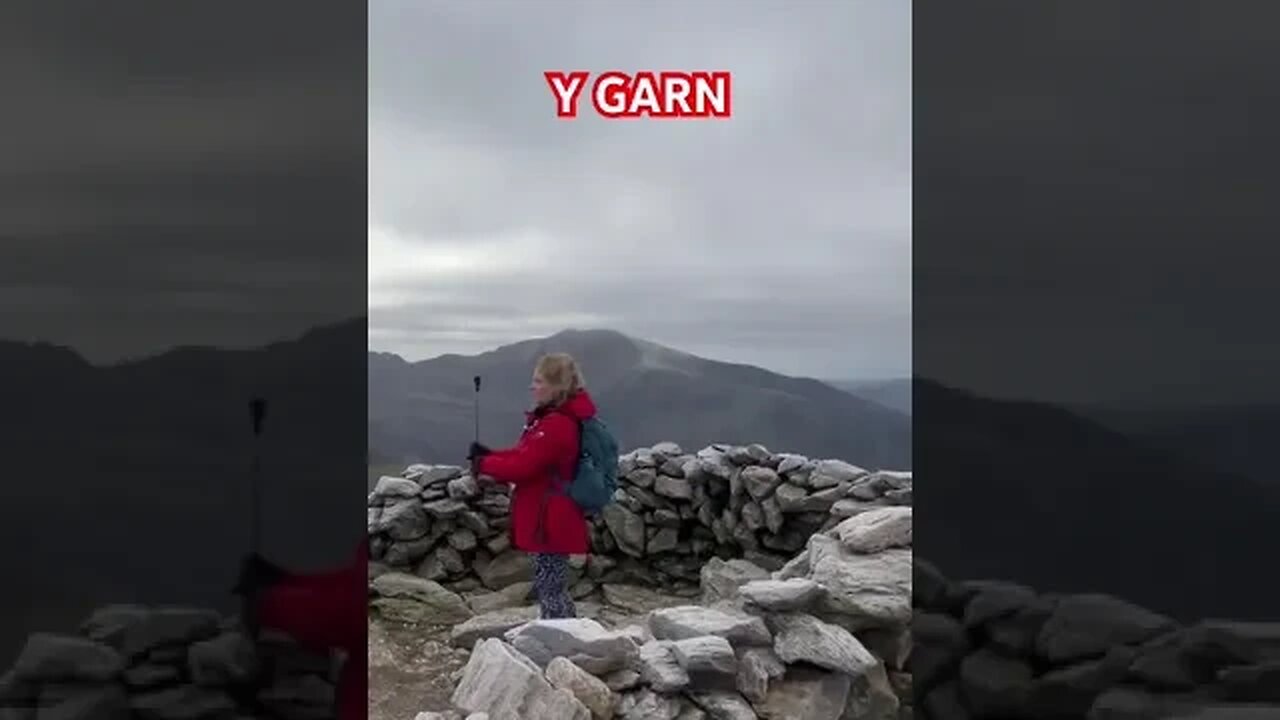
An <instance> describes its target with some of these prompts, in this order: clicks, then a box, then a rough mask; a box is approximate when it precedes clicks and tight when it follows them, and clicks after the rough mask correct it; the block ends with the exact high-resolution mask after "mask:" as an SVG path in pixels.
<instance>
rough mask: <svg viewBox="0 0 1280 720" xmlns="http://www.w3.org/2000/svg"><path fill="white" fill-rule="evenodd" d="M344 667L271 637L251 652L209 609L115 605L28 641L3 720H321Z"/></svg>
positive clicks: (3, 703) (6, 679) (2, 681)
mask: <svg viewBox="0 0 1280 720" xmlns="http://www.w3.org/2000/svg"><path fill="white" fill-rule="evenodd" d="M340 662H341V659H340V658H332V657H328V656H317V655H313V654H310V653H308V652H306V651H304V650H302V649H300V648H298V647H297V646H296V645H294V644H292V643H291V642H290V641H289V640H288V638H285V637H281V636H278V635H272V634H270V633H266V634H264V636H263V638H262V640H261V642H259V643H258V644H257V645H256V646H255V645H254V644H252V643H249V642H247V640H246V636H245V635H244V634H243V633H242V632H241V631H240V629H239V626H238V624H237V622H236V621H235V620H234V619H227V618H223V617H221V616H219V615H218V614H217V613H216V612H213V611H210V610H200V609H186V608H145V607H139V606H133V605H116V606H110V607H104V608H102V609H100V610H98V611H96V612H94V613H93V614H92V615H91V616H90V617H89V618H88V619H87V620H86V621H85V622H84V623H83V625H82V626H81V627H80V629H79V632H78V633H76V634H73V635H54V634H49V633H36V634H34V635H32V636H31V637H30V638H29V639H28V641H27V644H26V646H25V647H24V648H23V650H22V652H21V653H20V655H19V657H18V660H17V662H16V663H15V664H14V667H13V668H12V669H11V670H9V671H8V672H7V673H6V674H5V675H3V676H2V677H0V718H2V719H3V720H50V719H54V718H56V719H57V720H135V719H136V720H187V719H197V718H200V719H203V718H218V719H222V718H227V719H228V720H229V719H232V718H250V717H253V718H276V719H278V720H322V719H323V718H331V717H333V714H334V691H335V679H336V675H335V673H336V671H337V670H338V669H339V664H340ZM264 676H265V677H264Z"/></svg>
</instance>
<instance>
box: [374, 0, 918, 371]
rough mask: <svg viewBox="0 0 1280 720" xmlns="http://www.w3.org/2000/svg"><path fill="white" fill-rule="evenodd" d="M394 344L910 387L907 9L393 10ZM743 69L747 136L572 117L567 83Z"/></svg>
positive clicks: (387, 225) (388, 15)
mask: <svg viewBox="0 0 1280 720" xmlns="http://www.w3.org/2000/svg"><path fill="white" fill-rule="evenodd" d="M369 14H370V16H369V305H370V319H369V345H370V348H371V349H376V350H388V351H392V352H396V353H399V354H401V355H404V356H405V357H408V358H411V359H420V358H424V357H431V356H435V355H439V354H442V353H447V352H459V353H475V352H481V351H484V350H487V349H491V348H493V347H495V346H497V345H500V344H503V343H508V342H514V341H518V340H522V339H526V338H530V337H535V336H541V335H548V334H552V333H555V332H557V331H559V330H562V329H566V328H601V327H603V328H612V329H617V330H621V331H623V332H626V333H629V334H632V335H635V336H639V337H643V338H646V339H650V340H654V341H657V342H660V343H663V344H667V345H670V346H673V347H676V348H679V349H682V350H686V351H689V352H694V353H697V354H702V355H706V356H710V357H715V358H717V359H725V360H730V361H736V362H746V363H752V364H758V365H762V366H765V367H768V368H770V369H773V370H777V371H781V372H785V373H791V374H803V375H811V376H822V377H839V378H853V377H886V376H900V375H905V374H908V373H909V372H910V368H911V365H910V362H911V361H910V357H911V22H910V17H911V10H910V4H909V3H904V2H901V1H900V0H859V1H857V2H838V3H837V2H809V3H799V4H797V3H786V2H780V1H777V0H775V1H773V2H759V1H746V0H707V1H704V2H699V3H687V2H666V1H663V2H651V3H630V4H628V3H600V2H568V1H562V0H554V1H553V0H545V1H544V2H539V3H525V2H516V1H514V0H502V1H499V0H492V1H489V2H472V3H460V2H449V3H446V2H420V1H418V0H373V1H372V2H370V6H369ZM560 69H563V70H587V71H590V72H591V73H592V74H593V76H594V75H595V74H596V73H600V72H604V71H607V70H622V71H628V72H630V71H635V70H664V69H671V70H694V69H708V70H712V69H725V70H729V71H731V72H732V73H733V90H734V92H733V111H734V114H733V117H732V118H731V119H729V120H721V121H695V122H689V121H685V122H679V121H677V122H673V121H661V122H655V121H623V122H616V121H615V122H609V121H604V120H601V119H599V118H597V117H593V116H592V112H591V107H590V104H589V102H587V101H586V100H585V99H584V102H583V103H582V105H581V108H580V110H581V112H580V115H581V117H580V118H579V119H578V120H576V121H572V122H567V121H562V120H559V119H557V118H556V116H555V103H554V100H553V97H552V95H551V92H550V90H549V89H548V87H547V85H546V83H545V81H544V80H543V77H542V73H543V71H545V70H560Z"/></svg>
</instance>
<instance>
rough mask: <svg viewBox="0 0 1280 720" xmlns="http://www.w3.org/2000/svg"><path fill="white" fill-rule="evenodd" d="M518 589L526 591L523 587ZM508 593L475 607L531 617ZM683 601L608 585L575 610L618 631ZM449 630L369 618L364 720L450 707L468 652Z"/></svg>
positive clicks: (406, 717) (394, 719) (400, 718)
mask: <svg viewBox="0 0 1280 720" xmlns="http://www.w3.org/2000/svg"><path fill="white" fill-rule="evenodd" d="M519 590H523V591H525V592H527V586H522V587H521V588H519ZM494 595H496V593H495V594H494ZM511 595H512V594H510V593H509V594H508V599H506V600H502V599H499V598H495V597H488V598H485V597H483V596H481V600H480V601H479V602H476V603H475V607H476V608H479V609H480V610H481V611H483V612H489V613H494V612H499V613H500V612H504V611H510V612H512V613H513V614H514V615H515V616H516V617H520V616H521V614H522V613H523V615H524V616H529V617H532V616H533V615H534V613H535V612H536V610H535V609H534V607H533V606H532V605H529V604H527V600H526V601H525V602H524V603H522V602H520V601H518V600H516V599H513V598H511ZM526 598H527V596H526ZM485 600H488V602H487V604H486V602H485ZM611 601H612V602H611ZM688 602H689V598H688V597H681V596H678V595H671V594H663V593H660V592H656V591H653V590H650V589H648V588H639V587H634V586H626V585H618V586H607V587H606V588H604V591H603V592H602V593H601V595H600V597H599V599H598V601H587V602H583V603H581V604H580V606H579V612H580V614H581V615H583V616H585V617H591V618H595V619H597V620H600V621H601V623H602V624H604V625H605V626H606V627H611V628H617V627H625V626H626V625H628V624H631V623H633V622H634V621H635V619H636V617H637V615H642V614H643V613H646V612H648V611H650V610H653V609H657V608H664V607H675V606H678V605H683V604H686V603H688ZM453 627H454V626H453V625H439V624H434V625H433V624H427V623H404V622H395V621H387V620H383V619H381V618H379V617H377V616H376V615H375V616H373V617H370V619H369V720H412V719H413V718H416V717H417V715H418V714H420V713H424V712H428V711H433V712H439V713H442V714H443V713H445V712H448V711H449V710H450V709H451V708H452V707H453V702H452V696H453V693H454V690H455V689H456V688H457V685H458V680H459V679H460V676H459V674H458V673H459V672H460V671H461V670H462V668H463V667H464V666H465V665H466V663H467V659H468V658H469V657H470V654H471V653H470V649H469V648H459V647H455V646H454V645H453V644H452V640H451V631H452V630H453Z"/></svg>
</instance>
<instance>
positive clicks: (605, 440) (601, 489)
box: [565, 417, 618, 515]
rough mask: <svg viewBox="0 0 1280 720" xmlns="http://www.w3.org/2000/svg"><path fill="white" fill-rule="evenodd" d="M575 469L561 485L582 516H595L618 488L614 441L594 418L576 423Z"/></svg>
mask: <svg viewBox="0 0 1280 720" xmlns="http://www.w3.org/2000/svg"><path fill="white" fill-rule="evenodd" d="M578 445H579V447H580V448H581V449H580V451H579V453H578V468H577V470H576V471H575V473H574V476H573V481H572V482H570V483H569V486H568V487H567V488H565V494H566V495H568V496H569V497H570V498H571V499H572V500H573V501H574V502H575V503H577V505H578V507H579V508H580V509H581V510H582V512H583V514H585V515H595V514H597V513H599V512H600V511H601V510H603V509H604V508H605V506H606V505H608V504H610V503H612V502H613V493H614V492H615V491H616V490H617V489H618V441H617V440H616V439H615V438H614V437H613V433H611V432H609V428H608V427H607V426H606V425H605V424H604V422H603V421H602V420H600V419H598V418H594V417H593V418H589V419H587V420H583V421H581V422H579V423H578Z"/></svg>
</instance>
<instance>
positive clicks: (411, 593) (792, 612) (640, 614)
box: [370, 506, 912, 720]
mask: <svg viewBox="0 0 1280 720" xmlns="http://www.w3.org/2000/svg"><path fill="white" fill-rule="evenodd" d="M911 534H912V532H911V508H909V507H900V506H899V507H894V506H882V507H877V508H874V509H868V510H867V511H865V512H863V513H860V514H858V515H856V516H854V517H851V518H848V519H846V520H844V521H842V522H840V523H838V524H836V525H835V526H834V527H832V528H831V529H830V530H829V531H826V532H822V533H819V534H816V535H814V536H812V537H811V538H810V540H809V542H808V543H807V545H806V548H805V550H804V551H803V552H801V553H800V554H798V555H796V556H795V557H794V558H793V559H792V560H791V561H789V562H787V563H786V564H785V565H784V566H783V567H781V568H779V569H778V570H775V571H772V572H771V571H769V570H766V569H764V568H762V567H760V566H758V565H755V564H753V563H752V562H750V561H748V560H745V559H741V558H737V559H730V560H722V559H720V558H712V559H710V560H709V561H707V562H706V564H705V565H704V566H703V567H702V570H701V573H700V583H699V584H698V586H697V587H696V588H694V590H693V593H692V594H690V593H689V592H687V591H680V592H676V591H671V590H659V589H656V588H652V587H646V586H641V585H636V584H626V583H602V584H601V585H600V586H599V587H598V588H596V589H595V590H593V591H592V592H590V593H585V594H584V595H583V597H582V598H581V599H580V601H579V603H578V615H579V617H578V618H576V619H571V620H539V619H537V610H536V608H535V607H534V606H533V605H531V604H530V601H529V593H530V589H531V588H530V585H529V583H528V582H518V583H514V584H512V585H510V586H507V587H504V588H501V589H499V590H485V589H478V590H474V591H467V590H463V591H455V590H451V589H449V588H447V587H445V586H444V585H442V584H440V583H439V582H436V581H434V580H430V579H428V578H424V577H420V576H416V575H410V574H407V573H403V572H396V571H391V570H387V569H385V568H384V569H382V570H379V571H377V572H376V573H374V574H373V578H372V580H371V581H370V585H371V592H372V595H373V598H374V599H373V601H372V603H371V629H370V634H371V640H370V682H371V686H372V687H371V689H370V695H371V703H372V712H371V715H370V717H371V718H373V719H374V720H401V719H402V718H403V719H405V720H407V719H408V718H414V720H464V719H465V720H901V719H902V718H909V717H911V716H912V708H911V700H910V697H911V678H910V675H909V674H908V673H907V672H906V669H905V662H906V656H907V650H908V648H909V636H908V634H907V624H908V622H909V620H910V597H911V587H910V581H911V550H910V543H911ZM446 623H448V624H446Z"/></svg>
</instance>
